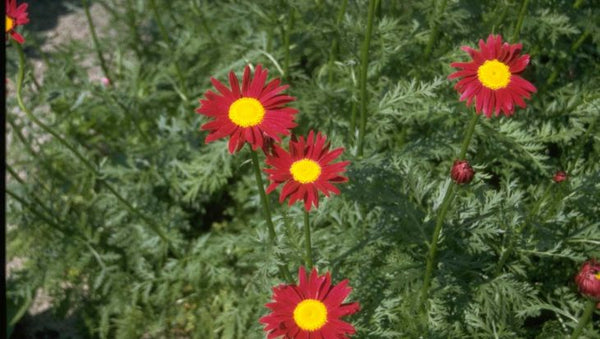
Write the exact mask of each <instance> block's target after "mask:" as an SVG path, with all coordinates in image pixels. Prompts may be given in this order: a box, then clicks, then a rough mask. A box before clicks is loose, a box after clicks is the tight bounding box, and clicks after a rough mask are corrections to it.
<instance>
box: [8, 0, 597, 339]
mask: <svg viewBox="0 0 600 339" xmlns="http://www.w3.org/2000/svg"><path fill="white" fill-rule="evenodd" d="M29 3H30V13H31V23H30V24H28V25H26V26H24V27H19V30H20V31H21V32H24V35H25V37H26V39H27V42H26V44H25V48H26V54H27V60H28V63H35V62H38V63H40V62H41V63H42V64H43V65H44V67H45V68H44V69H45V71H44V73H43V79H40V77H39V75H36V74H35V73H34V72H33V71H32V68H31V67H29V68H28V69H27V73H26V82H25V89H24V96H25V103H26V105H27V106H28V107H29V108H30V109H31V110H33V112H34V114H35V115H36V116H37V117H38V118H39V119H41V120H42V121H44V122H45V123H46V124H48V125H50V126H51V127H52V128H53V129H54V130H56V131H58V132H59V134H60V135H62V136H64V138H65V139H66V140H67V141H68V142H69V143H71V144H72V145H75V147H76V149H77V150H78V151H79V152H80V153H82V154H84V155H85V157H86V158H87V159H88V160H89V161H91V163H92V164H94V166H95V169H96V170H95V171H90V170H88V169H86V167H85V166H84V165H83V164H82V163H81V161H80V160H79V159H78V158H77V157H75V156H74V154H73V153H72V152H71V151H69V150H68V149H67V148H65V147H64V146H63V145H62V144H61V143H59V142H58V141H57V140H56V139H55V138H51V137H48V136H46V135H44V133H43V132H41V131H40V130H39V129H38V128H36V126H34V125H33V124H32V123H31V121H30V120H28V119H27V118H26V117H24V116H23V114H21V113H20V112H19V110H18V109H17V104H16V99H15V97H14V93H9V94H8V97H7V117H6V119H7V130H8V137H7V138H8V140H9V141H10V144H9V148H8V150H7V192H6V193H7V243H6V246H7V260H9V261H10V260H15V259H19V260H21V261H22V262H23V264H22V265H21V267H19V268H18V269H16V270H13V271H12V272H11V274H10V276H9V277H8V281H7V283H8V287H7V288H8V289H7V296H8V300H9V302H10V303H9V304H11V303H12V304H14V305H13V306H11V308H10V310H12V312H13V313H12V316H11V314H9V320H11V321H13V323H12V325H14V321H16V320H18V318H20V317H21V316H22V315H23V314H24V313H25V310H26V309H27V307H28V305H29V304H30V303H31V301H32V299H33V296H34V295H35V291H36V290H38V289H42V290H43V291H45V292H46V293H47V294H48V295H50V296H51V298H52V311H53V312H54V313H55V315H56V317H58V318H64V317H71V316H73V317H76V318H77V319H78V321H77V323H78V324H80V328H79V329H78V330H79V332H80V333H81V336H83V337H91V338H96V337H100V338H142V337H143V338H187V337H192V338H263V337H264V336H265V335H264V333H263V331H262V328H261V325H260V324H259V323H258V318H259V317H260V316H262V315H264V314H266V313H267V309H266V308H265V307H264V306H263V305H264V304H265V303H266V302H268V301H269V299H270V297H271V287H272V286H275V285H277V284H278V283H280V282H281V281H280V280H279V279H278V278H277V263H278V262H277V259H275V255H273V253H274V251H275V252H276V253H279V254H281V255H282V257H283V258H285V264H287V265H288V266H289V268H290V270H291V271H292V272H295V271H297V269H298V266H299V265H300V264H302V262H303V260H302V255H303V246H304V245H303V238H302V210H301V208H300V206H299V205H296V206H292V207H289V208H288V207H287V206H279V205H278V204H277V200H276V198H277V197H276V195H275V194H272V195H271V199H272V203H273V204H272V206H276V208H275V212H274V219H275V224H276V230H277V234H278V238H279V239H278V246H277V247H276V248H275V249H274V250H273V249H271V248H269V246H268V245H267V243H268V241H267V240H266V239H267V231H266V225H265V223H264V220H263V218H262V215H261V209H260V206H259V205H260V201H259V195H258V191H257V190H256V184H255V181H254V177H253V173H252V169H251V166H250V163H249V162H248V159H249V154H248V150H247V149H246V148H244V150H242V151H241V152H240V153H239V154H236V155H230V154H228V153H227V148H226V141H224V140H223V141H217V142H214V143H211V144H205V143H204V138H205V136H206V132H203V131H199V127H200V125H201V124H202V123H204V122H206V121H207V120H206V118H204V117H202V116H200V115H198V114H196V113H195V112H194V109H195V108H196V107H197V106H198V102H197V100H198V99H200V98H201V97H202V96H203V94H204V92H205V91H206V90H207V89H209V88H211V85H210V77H211V76H214V77H215V78H217V79H219V80H222V81H224V80H225V79H226V75H227V73H228V72H229V71H231V70H233V71H234V72H236V73H237V74H238V75H239V74H241V72H242V70H243V67H244V66H245V65H246V64H250V65H256V64H259V63H260V64H263V65H264V66H265V67H267V68H268V69H269V70H270V77H271V78H272V77H281V78H282V79H283V81H284V83H287V84H289V85H290V88H289V89H288V91H287V92H288V93H290V94H291V95H293V96H295V97H296V98H297V101H296V102H295V103H294V104H293V106H294V107H296V108H298V109H299V111H300V113H299V114H298V115H297V121H298V123H299V126H298V127H297V128H296V129H295V131H294V132H295V133H297V134H304V133H306V132H307V131H308V130H309V129H315V130H319V131H322V132H324V133H325V134H326V135H327V136H328V138H329V139H330V140H331V141H332V144H333V146H334V147H345V148H346V152H345V153H344V158H345V159H347V160H351V161H352V164H351V165H350V166H349V173H348V176H349V178H350V181H349V183H348V184H346V185H343V186H342V194H341V195H339V196H335V197H333V198H331V199H325V200H324V201H322V204H321V206H320V207H319V209H318V210H317V211H316V212H315V213H313V216H312V221H313V226H312V227H313V246H314V253H315V257H316V265H317V267H318V268H319V269H320V271H321V272H324V271H325V270H330V271H331V272H332V274H333V278H334V281H336V282H337V281H340V280H341V279H344V278H348V279H349V280H350V285H351V286H352V287H353V288H354V290H353V292H352V294H351V297H350V298H351V300H353V301H359V302H360V304H361V307H362V310H361V312H359V313H357V314H356V315H354V316H352V317H350V318H349V319H348V321H351V322H352V323H353V324H354V325H355V326H356V328H357V331H358V333H357V335H356V337H357V338H416V337H423V338H465V337H470V338H491V337H497V338H564V337H565V336H567V335H568V334H569V333H571V332H572V330H573V328H574V327H575V326H576V324H577V319H578V318H579V316H580V315H581V313H582V312H583V305H584V303H585V300H584V298H582V297H581V296H580V295H579V294H578V292H577V289H576V286H575V284H574V282H573V277H574V275H575V274H576V272H577V269H578V268H579V266H580V264H581V263H582V262H583V261H584V260H586V259H588V258H590V257H600V246H599V245H600V227H599V226H600V218H599V217H598V216H599V215H600V139H599V135H600V133H599V132H600V126H599V124H598V120H600V113H599V112H600V110H599V108H600V86H599V84H600V69H599V68H600V63H599V62H598V60H599V57H600V50H599V47H598V46H599V44H598V43H599V40H600V29H599V26H598V24H599V23H600V17H599V12H600V6H599V5H598V4H597V3H595V2H593V1H575V2H572V1H553V0H549V1H531V2H529V1H513V0H499V1H475V0H466V1H446V0H442V1H430V0H426V1H392V0H387V1H386V0H380V1H378V2H377V7H376V11H375V23H374V28H373V33H372V39H371V44H370V49H369V64H368V72H367V79H368V81H367V94H368V95H367V112H368V119H367V125H366V129H367V133H366V137H365V150H364V156H357V145H356V136H357V132H356V126H357V125H356V123H353V122H352V116H353V114H356V112H357V111H358V110H359V108H360V93H359V73H360V67H361V66H360V48H361V45H362V44H363V41H364V39H365V31H366V25H367V8H368V2H367V1H347V0H343V1H334V0H320V1H318V0H314V1H313V0H305V1H296V2H288V1H281V0H265V1H257V2H254V1H233V0H230V1H202V0H190V1H165V0H98V1H93V2H92V4H94V5H95V6H101V8H103V10H104V13H106V15H105V16H102V17H98V16H96V17H94V16H92V20H93V21H94V22H95V23H96V30H97V31H98V35H99V45H100V48H101V53H102V56H103V58H104V59H105V60H106V73H107V74H102V73H103V71H101V70H99V66H100V61H99V59H98V58H97V54H96V51H95V50H94V45H93V44H92V40H91V39H90V37H89V35H86V38H84V39H73V40H67V41H64V42H60V43H56V42H55V43H54V48H52V49H44V48H42V47H41V46H43V45H44V44H45V43H47V42H51V41H49V40H50V38H48V36H47V35H44V34H42V32H41V31H42V30H44V29H47V28H45V27H46V26H48V25H50V26H51V25H52V23H51V22H49V21H48V22H45V21H43V20H46V19H39V20H38V19H37V18H38V14H36V13H44V12H45V11H46V8H47V6H50V3H53V4H54V5H53V6H59V3H60V6H63V8H66V9H69V10H72V11H76V12H79V13H82V8H83V7H82V4H81V3H79V2H76V1H62V2H55V1H30V2H29ZM523 4H525V7H524V12H523V13H524V16H523V21H522V24H521V25H519V24H518V22H519V13H521V11H522V7H523ZM56 8H58V7H56ZM59 13H60V11H59ZM82 15H83V14H82ZM53 20H56V18H55V19H53ZM99 21H103V22H105V24H103V25H98V22H99ZM86 25H87V23H86ZM519 26H520V27H519ZM70 29H72V30H74V31H82V30H85V31H87V30H88V27H87V26H85V25H84V26H79V27H72V28H70ZM492 32H493V33H496V34H502V35H503V37H504V39H505V40H507V41H508V42H510V43H517V42H520V43H522V44H523V51H524V53H528V54H530V55H531V64H530V66H529V67H528V68H527V70H526V72H525V74H524V77H525V78H526V79H528V80H529V81H530V82H532V83H533V84H534V85H535V86H536V87H537V89H538V92H537V93H536V94H534V96H533V98H532V100H530V101H529V102H528V107H527V109H518V110H517V112H516V114H515V115H514V116H513V117H511V118H506V117H500V118H492V119H485V118H481V119H480V120H479V122H478V125H477V127H476V129H475V134H474V137H473V141H472V142H471V147H470V148H469V152H468V156H467V157H468V159H469V160H470V161H471V163H472V164H473V165H474V167H475V170H476V176H475V180H474V181H473V182H472V183H471V184H470V185H467V186H463V187H461V188H460V189H459V192H458V195H457V197H456V198H455V200H454V202H453V204H452V205H451V206H450V211H449V213H448V215H447V218H446V221H445V225H444V229H443V233H442V237H441V240H440V249H439V255H438V261H439V263H438V266H437V270H436V271H435V276H434V281H433V286H432V290H431V300H430V303H431V306H430V309H431V312H430V314H429V317H427V318H421V317H416V316H415V310H416V309H417V307H418V302H417V299H416V297H417V295H418V293H417V292H418V291H419V289H420V287H421V284H422V279H423V271H424V267H425V257H426V255H427V246H428V245H427V244H428V242H429V241H430V239H431V233H432V231H433V224H434V222H433V220H434V219H435V216H436V215H437V208H438V207H439V205H440V203H441V199H442V196H443V194H444V192H445V190H446V189H447V187H448V183H449V176H448V174H449V169H450V166H451V164H452V162H453V160H454V157H456V155H457V154H458V150H459V149H460V143H461V140H462V137H463V133H464V130H465V127H466V125H467V122H468V121H469V110H468V109H467V108H466V107H465V105H464V103H460V102H458V95H457V93H456V92H455V90H454V89H453V88H452V87H453V82H451V81H449V80H447V76H448V75H449V74H450V73H451V72H452V69H451V67H450V66H449V65H450V63H451V62H453V61H466V60H467V59H468V55H467V54H466V53H464V52H463V51H461V50H460V46H462V45H469V46H473V47H474V46H476V43H477V41H478V40H479V39H485V38H486V37H487V36H488V34H490V33H492ZM6 63H7V77H8V78H9V79H11V81H15V80H14V78H15V74H16V70H17V65H18V57H17V53H16V51H15V48H14V46H7V60H6ZM30 66H31V65H30ZM94 72H95V73H94ZM90 74H100V75H101V76H106V77H108V78H109V79H110V80H111V85H109V86H103V85H102V84H101V82H100V81H99V77H96V78H94V77H93V76H90ZM558 170H565V171H566V172H567V173H568V175H569V178H568V180H567V181H566V182H563V183H561V184H556V183H554V182H553V181H552V179H551V178H552V176H553V174H554V173H555V172H556V171H558ZM104 183H108V184H109V185H111V186H110V187H113V188H115V189H116V192H117V194H119V195H121V196H122V197H124V198H125V199H126V201H127V202H128V203H129V204H131V206H132V207H133V208H135V209H136V210H138V211H141V212H142V215H138V214H135V213H132V212H131V209H128V208H127V206H126V205H125V204H124V203H123V202H121V201H119V200H118V199H117V198H115V192H112V191H110V190H109V189H107V187H108V186H107V185H105V184H104ZM152 223H153V224H155V225H157V226H158V227H159V228H160V229H161V230H163V231H164V232H165V234H167V236H168V238H169V239H170V241H171V248H170V247H169V245H168V244H167V243H166V242H165V241H164V240H163V239H161V238H160V237H159V236H158V235H157V233H156V232H155V231H153V228H152V227H151V226H150V224H152ZM509 246H514V251H513V253H512V255H510V256H508V258H507V260H506V263H505V265H504V266H502V267H500V269H499V270H498V269H497V267H496V266H497V264H498V260H499V258H500V256H501V255H502V253H503V252H504V251H505V250H506V248H507V247H509ZM598 319H599V317H598V312H596V314H595V315H594V318H593V320H594V321H595V322H596V323H595V327H594V328H592V327H588V328H587V329H586V330H585V331H584V334H585V335H587V337H589V338H592V337H597V336H600V329H599V326H598V323H597V321H598Z"/></svg>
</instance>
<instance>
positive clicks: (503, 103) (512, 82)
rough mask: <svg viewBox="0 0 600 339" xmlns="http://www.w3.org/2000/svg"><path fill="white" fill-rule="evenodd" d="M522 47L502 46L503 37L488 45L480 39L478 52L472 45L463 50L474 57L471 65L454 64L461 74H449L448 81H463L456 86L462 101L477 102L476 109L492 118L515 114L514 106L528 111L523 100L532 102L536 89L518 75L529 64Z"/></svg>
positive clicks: (490, 39)
mask: <svg viewBox="0 0 600 339" xmlns="http://www.w3.org/2000/svg"><path fill="white" fill-rule="evenodd" d="M521 47H522V45H521V44H514V45H509V44H508V43H507V42H505V43H502V36H500V35H496V36H494V35H492V34H490V36H489V37H488V38H487V42H484V41H483V40H479V49H480V50H475V49H473V48H471V47H469V46H462V47H461V49H462V50H463V51H465V52H467V53H469V55H470V56H471V58H472V61H470V62H453V63H451V64H450V66H452V67H454V68H457V69H459V71H457V72H455V73H452V74H450V76H449V77H448V78H449V79H455V78H460V80H459V81H458V83H456V85H455V86H454V88H455V89H456V90H458V92H459V93H460V94H461V96H460V101H464V100H466V101H467V106H471V103H472V102H473V99H475V110H476V111H477V113H478V114H480V112H482V111H483V113H484V114H485V116H487V117H488V118H490V117H491V116H492V114H493V113H495V114H496V116H498V115H500V111H502V112H503V113H504V115H506V116H511V115H512V114H513V113H514V109H515V108H514V104H517V105H519V106H520V107H522V108H525V107H526V105H525V101H524V100H523V98H527V99H529V98H530V97H531V93H532V92H536V88H535V87H534V86H533V85H532V84H531V83H530V82H529V81H527V80H525V79H523V78H521V76H519V74H520V73H521V72H523V70H525V67H526V66H527V64H529V55H528V54H524V55H520V54H521Z"/></svg>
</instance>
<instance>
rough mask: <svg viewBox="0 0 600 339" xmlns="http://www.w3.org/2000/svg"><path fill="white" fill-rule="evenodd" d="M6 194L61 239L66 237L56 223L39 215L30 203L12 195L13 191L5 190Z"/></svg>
mask: <svg viewBox="0 0 600 339" xmlns="http://www.w3.org/2000/svg"><path fill="white" fill-rule="evenodd" d="M6 194H8V195H10V196H11V197H12V198H13V199H15V200H16V201H18V202H19V203H20V204H21V205H22V206H23V207H25V208H27V209H28V210H30V211H31V212H32V213H33V214H34V215H35V216H36V217H38V218H39V219H41V220H43V221H44V222H45V223H46V224H47V225H48V226H50V228H52V229H54V230H56V231H58V233H60V236H61V238H62V237H64V236H65V235H66V234H65V231H64V230H63V229H62V228H61V227H60V226H59V225H58V224H57V223H56V222H54V221H53V220H52V219H50V218H48V217H46V216H45V215H43V214H42V213H40V212H39V211H38V210H37V209H36V208H35V207H34V206H33V205H32V204H31V203H29V202H27V201H26V200H25V199H23V198H21V197H19V196H18V195H17V194H16V193H14V192H13V191H11V190H9V189H6Z"/></svg>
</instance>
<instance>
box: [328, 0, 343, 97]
mask: <svg viewBox="0 0 600 339" xmlns="http://www.w3.org/2000/svg"><path fill="white" fill-rule="evenodd" d="M347 5H348V0H343V1H342V5H341V6H340V10H339V12H338V15H337V18H336V19H335V27H339V26H340V22H342V19H343V18H344V13H346V6H347ZM338 44H339V36H338V35H337V34H336V35H335V37H334V38H333V43H332V44H331V50H330V51H329V60H328V62H327V73H328V74H327V83H328V84H329V86H331V84H332V83H333V61H334V60H335V58H336V51H337V49H338Z"/></svg>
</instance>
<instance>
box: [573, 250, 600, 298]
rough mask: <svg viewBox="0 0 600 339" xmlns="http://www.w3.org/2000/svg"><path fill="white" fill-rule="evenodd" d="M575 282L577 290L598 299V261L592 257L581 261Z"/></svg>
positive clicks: (599, 268) (599, 264)
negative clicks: (581, 264) (583, 261)
mask: <svg viewBox="0 0 600 339" xmlns="http://www.w3.org/2000/svg"><path fill="white" fill-rule="evenodd" d="M575 283H577V287H578V288H579V292H581V293H582V294H584V295H586V296H588V297H592V298H594V299H596V300H598V301H600V263H598V262H597V261H596V260H594V259H592V260H588V261H586V262H585V263H583V266H581V269H580V270H579V273H578V274H577V276H575Z"/></svg>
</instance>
